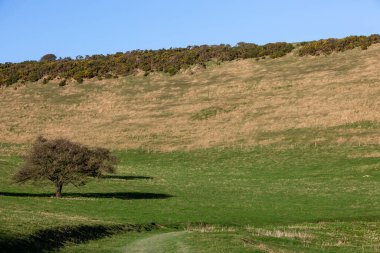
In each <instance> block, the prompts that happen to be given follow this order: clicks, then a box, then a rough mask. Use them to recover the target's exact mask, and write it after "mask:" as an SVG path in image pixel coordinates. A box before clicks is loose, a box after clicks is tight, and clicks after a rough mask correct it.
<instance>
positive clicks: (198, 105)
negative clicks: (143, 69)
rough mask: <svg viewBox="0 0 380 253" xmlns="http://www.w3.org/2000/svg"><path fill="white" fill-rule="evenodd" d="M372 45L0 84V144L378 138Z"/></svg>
mask: <svg viewBox="0 0 380 253" xmlns="http://www.w3.org/2000/svg"><path fill="white" fill-rule="evenodd" d="M379 57H380V45H378V44H377V45H372V46H370V47H369V48H368V50H365V51H364V50H361V49H353V50H349V51H345V52H340V53H332V54H330V55H327V56H304V57H299V56H297V55H295V53H290V54H288V55H287V56H284V57H281V58H276V59H271V58H266V59H260V60H259V61H257V60H256V59H244V60H235V61H229V62H222V63H215V62H212V61H211V62H208V64H207V68H198V67H193V68H192V69H188V70H185V71H181V72H180V73H178V74H176V75H174V76H170V75H168V74H162V73H152V74H150V75H148V76H144V75H143V73H141V74H136V75H131V76H126V77H119V78H114V79H103V80H98V79H97V78H93V79H86V80H85V81H84V82H83V83H81V84H79V83H76V82H71V83H69V84H68V85H66V86H63V87H61V86H58V85H57V81H54V80H53V81H50V82H49V83H48V84H43V83H42V80H40V81H39V82H38V83H26V84H25V85H19V86H10V87H3V88H1V89H0V103H1V104H0V115H1V120H0V132H1V135H0V143H17V144H27V143H30V142H31V141H32V140H33V139H35V138H36V136H37V135H39V134H43V135H47V136H50V137H58V136H64V137H68V138H70V139H73V140H76V141H79V142H83V143H86V144H89V145H101V146H106V147H110V148H117V149H124V148H144V149H149V150H162V151H170V150H188V149H197V148H204V147H227V146H235V147H246V146H251V145H267V144H277V145H284V144H291V145H296V144H302V145H304V144H306V145H308V144H310V145H323V144H324V143H345V142H348V143H357V144H379V143H380V136H379V134H378V133H379V132H378V131H379V129H380V101H379V99H378V98H379V97H380V63H379V61H378V59H379Z"/></svg>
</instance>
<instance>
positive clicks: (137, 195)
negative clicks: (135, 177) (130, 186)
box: [0, 192, 173, 199]
mask: <svg viewBox="0 0 380 253" xmlns="http://www.w3.org/2000/svg"><path fill="white" fill-rule="evenodd" d="M0 196H10V197H54V193H23V192H0ZM62 196H63V198H115V199H167V198H171V197H173V196H172V195H169V194H165V193H151V192H106V193H95V192H94V193H76V192H69V193H63V194H62Z"/></svg>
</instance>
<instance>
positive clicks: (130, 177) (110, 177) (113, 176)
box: [101, 175, 153, 180]
mask: <svg viewBox="0 0 380 253" xmlns="http://www.w3.org/2000/svg"><path fill="white" fill-rule="evenodd" d="M101 178H102V179H120V180H136V179H146V180H148V179H153V177H146V176H122V175H104V176H102V177H101Z"/></svg>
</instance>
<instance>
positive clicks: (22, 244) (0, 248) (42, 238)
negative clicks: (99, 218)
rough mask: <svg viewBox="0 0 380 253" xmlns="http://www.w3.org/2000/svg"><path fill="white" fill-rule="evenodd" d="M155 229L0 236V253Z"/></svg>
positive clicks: (52, 247) (64, 229)
mask: <svg viewBox="0 0 380 253" xmlns="http://www.w3.org/2000/svg"><path fill="white" fill-rule="evenodd" d="M156 228H158V226H157V225H156V224H154V223H152V224H147V225H112V226H103V225H94V226H89V225H81V226H63V227H54V228H49V229H43V230H38V231H37V232H35V233H34V234H32V235H30V236H28V237H24V238H20V237H15V236H13V237H12V236H9V235H6V234H0V252H36V253H39V252H49V251H55V250H57V249H59V248H62V247H64V245H65V243H74V244H80V243H85V242H88V241H90V240H96V239H100V238H103V237H107V236H111V235H113V234H116V233H120V232H141V231H151V230H153V229H156Z"/></svg>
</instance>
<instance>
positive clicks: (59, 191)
mask: <svg viewBox="0 0 380 253" xmlns="http://www.w3.org/2000/svg"><path fill="white" fill-rule="evenodd" d="M55 197H56V198H62V184H61V183H56V184H55Z"/></svg>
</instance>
